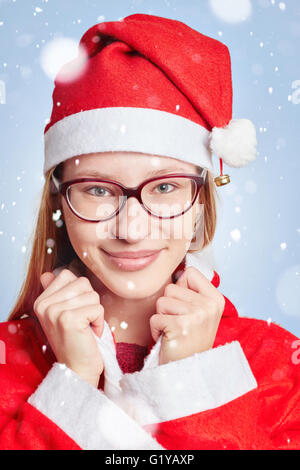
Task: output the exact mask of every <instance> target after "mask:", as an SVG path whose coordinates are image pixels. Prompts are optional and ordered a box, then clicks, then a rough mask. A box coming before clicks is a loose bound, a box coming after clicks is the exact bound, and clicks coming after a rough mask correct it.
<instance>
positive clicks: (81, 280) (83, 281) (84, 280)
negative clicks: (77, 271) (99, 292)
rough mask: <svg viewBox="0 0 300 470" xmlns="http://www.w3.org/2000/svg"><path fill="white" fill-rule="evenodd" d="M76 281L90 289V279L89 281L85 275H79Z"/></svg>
mask: <svg viewBox="0 0 300 470" xmlns="http://www.w3.org/2000/svg"><path fill="white" fill-rule="evenodd" d="M78 282H79V284H80V285H82V287H83V288H85V289H90V288H91V287H92V286H91V283H90V281H89V280H88V278H87V277H85V276H80V277H79V278H78Z"/></svg>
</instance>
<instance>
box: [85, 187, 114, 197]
mask: <svg viewBox="0 0 300 470" xmlns="http://www.w3.org/2000/svg"><path fill="white" fill-rule="evenodd" d="M94 189H95V190H96V193H91V192H90V191H93V190H94ZM84 192H86V193H88V194H91V195H92V196H105V194H104V193H105V192H106V193H109V194H111V192H110V191H109V190H108V189H107V188H105V187H104V186H90V187H89V188H86V189H85V190H84Z"/></svg>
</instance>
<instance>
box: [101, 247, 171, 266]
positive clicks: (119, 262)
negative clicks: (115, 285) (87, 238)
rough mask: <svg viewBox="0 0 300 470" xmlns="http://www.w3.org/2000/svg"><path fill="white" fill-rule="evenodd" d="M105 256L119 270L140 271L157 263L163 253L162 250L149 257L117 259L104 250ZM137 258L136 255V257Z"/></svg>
mask: <svg viewBox="0 0 300 470" xmlns="http://www.w3.org/2000/svg"><path fill="white" fill-rule="evenodd" d="M102 251H103V252H104V253H105V255H106V256H107V257H108V259H109V260H110V261H111V262H112V263H113V264H114V265H115V266H117V267H118V268H120V269H122V271H139V270H141V269H143V268H145V267H146V266H148V265H149V264H151V263H153V261H155V260H156V259H157V258H158V256H159V254H160V253H161V251H162V249H161V250H159V251H155V252H154V253H153V254H151V255H148V256H141V257H138V258H136V257H134V258H133V257H130V258H125V257H123V255H122V257H117V256H113V255H111V254H109V253H107V252H106V251H104V250H102ZM134 256H135V255H134Z"/></svg>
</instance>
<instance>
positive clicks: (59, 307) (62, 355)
mask: <svg viewBox="0 0 300 470" xmlns="http://www.w3.org/2000/svg"><path fill="white" fill-rule="evenodd" d="M40 280H41V283H42V286H43V288H44V292H42V294H41V295H40V296H39V297H37V299H36V300H35V302H34V305H33V309H34V312H35V314H36V316H37V318H38V320H39V322H40V324H41V326H42V328H43V330H44V332H45V335H46V336H47V338H48V341H49V343H50V346H51V348H52V350H53V352H54V354H55V356H56V359H57V361H58V362H60V363H63V364H66V366H67V367H69V368H70V369H72V370H73V371H74V372H75V373H77V374H78V375H79V376H80V377H81V378H83V379H84V380H86V381H87V382H89V383H90V384H92V385H94V386H95V387H96V388H97V387H98V382H99V378H100V375H101V374H102V372H103V368H104V364H103V360H102V356H101V353H100V351H99V348H98V346H97V342H96V340H95V338H94V336H93V333H92V329H93V331H94V333H95V334H96V335H97V336H99V337H100V336H101V335H102V333H103V329H104V308H103V306H102V305H101V304H100V297H99V294H98V293H97V292H96V291H94V290H93V288H92V286H91V284H90V281H89V280H88V278H87V277H83V276H81V277H77V276H75V274H73V273H72V272H71V271H70V270H68V269H63V270H62V271H61V272H60V273H59V274H58V276H57V277H55V275H54V274H53V273H51V272H45V273H43V274H42V275H41V277H40Z"/></svg>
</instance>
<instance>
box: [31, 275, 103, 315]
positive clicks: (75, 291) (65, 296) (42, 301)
mask: <svg viewBox="0 0 300 470" xmlns="http://www.w3.org/2000/svg"><path fill="white" fill-rule="evenodd" d="M47 292H48V291H45V295H46V293H47ZM84 293H91V294H92V295H93V296H94V299H95V300H96V298H97V299H98V303H99V300H100V296H99V294H98V293H97V292H96V291H95V290H94V289H93V288H92V286H91V284H90V282H89V280H88V279H87V278H84V277H79V278H76V279H75V280H74V281H72V282H70V283H69V284H67V285H65V286H64V287H62V288H61V289H59V290H57V291H55V292H54V293H53V294H51V295H49V296H47V297H42V295H41V296H40V297H39V299H38V300H37V301H36V303H35V307H38V306H39V309H40V310H43V311H46V309H47V308H48V307H49V306H50V305H53V304H57V303H59V302H66V301H68V300H69V299H73V298H78V297H79V296H81V295H83V294H84ZM77 300H78V299H77ZM75 302H76V301H75ZM94 303H96V302H94ZM75 307H76V305H75Z"/></svg>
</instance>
